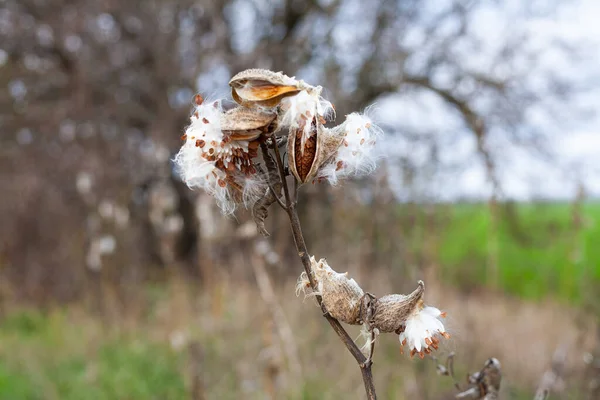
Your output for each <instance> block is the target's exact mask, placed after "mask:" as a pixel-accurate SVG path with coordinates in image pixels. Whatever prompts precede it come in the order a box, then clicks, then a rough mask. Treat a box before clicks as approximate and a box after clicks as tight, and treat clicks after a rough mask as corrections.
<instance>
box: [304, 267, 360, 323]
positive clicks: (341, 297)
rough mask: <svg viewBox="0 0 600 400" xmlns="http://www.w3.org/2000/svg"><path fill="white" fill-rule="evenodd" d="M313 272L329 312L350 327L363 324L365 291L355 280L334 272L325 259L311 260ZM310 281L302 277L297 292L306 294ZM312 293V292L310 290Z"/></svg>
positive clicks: (319, 293)
mask: <svg viewBox="0 0 600 400" xmlns="http://www.w3.org/2000/svg"><path fill="white" fill-rule="evenodd" d="M310 261H311V265H312V271H313V274H314V277H315V281H316V282H317V286H318V287H317V289H318V291H317V293H315V294H318V295H320V296H321V298H322V300H323V304H324V305H325V308H326V309H327V312H328V313H329V314H330V315H331V316H332V317H333V318H335V319H337V320H339V321H342V322H345V323H347V324H350V325H359V324H360V323H361V315H360V311H361V299H362V297H363V295H364V292H363V290H362V289H361V288H360V286H358V283H356V281H355V280H354V279H350V278H348V273H347V272H346V273H343V274H342V273H338V272H336V271H334V270H333V269H332V268H331V267H330V266H329V265H328V264H327V261H326V260H325V259H321V260H319V261H318V262H317V261H316V260H315V258H314V257H311V258H310ZM307 282H308V279H307V277H306V274H303V275H301V276H300V279H299V281H298V286H297V292H299V291H304V292H306V291H307V289H309V287H307V285H306V284H307ZM309 291H310V290H309Z"/></svg>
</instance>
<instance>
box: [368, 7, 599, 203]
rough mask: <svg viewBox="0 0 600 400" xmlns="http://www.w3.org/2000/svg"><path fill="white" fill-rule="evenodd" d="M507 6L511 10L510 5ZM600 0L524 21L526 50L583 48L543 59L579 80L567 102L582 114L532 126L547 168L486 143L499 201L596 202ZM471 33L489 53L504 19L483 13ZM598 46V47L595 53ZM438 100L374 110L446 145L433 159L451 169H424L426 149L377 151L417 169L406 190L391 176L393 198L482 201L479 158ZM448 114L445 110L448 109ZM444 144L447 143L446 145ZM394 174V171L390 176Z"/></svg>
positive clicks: (504, 144) (485, 188) (396, 101)
mask: <svg viewBox="0 0 600 400" xmlns="http://www.w3.org/2000/svg"><path fill="white" fill-rule="evenodd" d="M509 7H510V6H509ZM598 17H600V1H598V0H579V1H573V2H571V3H570V4H568V5H567V6H563V7H561V8H560V9H559V10H558V12H556V13H553V14H552V17H541V18H537V19H535V20H533V21H531V22H528V24H527V28H528V31H529V32H530V33H531V34H532V37H533V43H534V44H533V45H536V46H544V43H547V42H548V41H549V40H551V39H552V38H560V39H563V40H565V41H567V42H568V43H571V44H575V45H577V44H585V46H586V49H588V52H589V55H588V54H586V55H585V56H584V57H583V58H582V59H581V60H579V61H578V62H572V60H566V59H564V56H561V55H560V54H556V53H553V52H548V54H547V55H546V56H545V58H544V63H545V64H546V65H547V66H548V68H554V69H558V70H560V71H561V73H564V74H567V75H568V74H572V76H577V77H579V76H586V79H585V80H584V82H585V86H586V93H585V94H582V95H580V96H578V97H577V98H576V99H574V100H573V104H569V105H565V109H566V108H567V106H574V107H575V108H578V109H581V110H586V111H587V113H586V117H585V118H584V117H583V116H582V115H576V114H575V113H573V114H566V115H567V117H565V118H563V119H562V120H561V121H560V122H559V123H557V122H556V121H550V120H549V119H547V120H544V119H543V118H541V119H539V120H538V121H536V122H535V123H536V124H537V125H538V126H540V127H542V129H543V130H545V131H546V132H547V133H548V136H549V138H550V139H549V141H548V143H547V147H548V149H549V150H550V151H553V152H554V153H555V154H556V155H557V156H558V157H557V158H556V159H553V160H552V161H548V160H546V159H544V157H541V156H538V155H532V154H531V151H530V149H524V148H521V147H517V146H515V145H513V144H512V143H509V142H508V141H507V140H502V138H501V137H496V138H493V139H492V143H493V146H494V149H495V152H496V155H497V161H498V173H499V176H500V181H501V186H502V192H503V194H504V195H505V196H506V197H508V198H512V199H516V200H532V199H571V198H573V197H574V196H575V195H576V193H577V188H578V185H579V183H582V184H583V185H584V187H585V189H586V192H587V193H588V195H589V196H591V197H596V198H597V197H600V118H599V117H598V115H595V114H596V110H597V109H598V106H599V105H600V79H599V78H600V68H599V67H600V23H598ZM478 22H479V23H478V29H477V30H478V31H480V35H481V37H484V38H487V41H488V42H489V45H490V46H491V47H493V46H494V42H495V38H496V37H497V36H501V35H503V34H505V33H503V32H505V30H506V29H510V24H511V20H510V17H506V16H505V18H502V17H500V16H499V15H498V13H497V11H496V10H494V11H493V12H489V13H485V12H483V13H482V14H481V16H480V18H478ZM588 46H589V47H588ZM595 46H597V47H595ZM444 109H447V107H444V105H443V104H442V101H441V99H439V98H438V97H437V96H435V95H432V94H431V95H430V94H427V93H425V94H421V95H418V96H416V97H415V95H414V94H412V93H411V94H410V95H407V96H405V97H403V96H402V95H397V96H396V95H394V96H390V97H389V98H387V99H383V100H381V101H380V102H379V103H378V104H377V112H376V114H377V117H378V118H380V119H381V120H383V121H385V122H387V123H392V124H393V123H398V121H401V123H402V124H403V126H406V127H407V128H410V129H411V130H412V129H413V128H416V127H418V129H417V130H421V131H425V132H436V133H437V134H438V135H440V137H439V140H441V142H442V143H444V142H446V146H448V145H450V146H451V149H452V151H444V152H443V153H441V155H440V158H441V159H442V160H444V161H445V162H446V163H447V164H448V165H454V163H456V164H457V165H460V167H457V168H456V169H444V168H438V169H435V167H433V166H431V165H430V164H431V163H429V162H428V160H429V159H430V154H429V152H428V150H427V147H426V146H422V147H420V146H419V145H414V143H408V142H402V141H398V140H394V141H393V143H392V142H389V141H388V142H386V143H385V144H384V145H383V146H382V147H384V148H385V152H386V153H387V155H388V156H389V157H391V160H394V159H398V158H399V156H408V158H410V160H411V161H412V163H413V164H414V165H416V166H418V167H419V168H418V170H419V178H420V179H419V181H420V183H419V184H417V185H412V187H411V189H410V190H407V189H406V186H405V185H402V184H401V180H402V179H401V177H400V174H398V175H397V176H396V178H397V180H398V185H395V186H396V187H398V188H399V189H398V190H397V194H398V197H399V198H401V199H403V198H411V199H412V198H414V197H422V198H423V199H425V198H427V199H436V200H452V199H457V198H482V197H483V198H485V197H487V196H489V194H490V192H491V185H490V184H489V181H488V179H487V176H486V173H485V170H484V167H483V163H482V162H481V158H479V157H478V156H477V153H476V143H475V140H474V138H473V136H472V135H470V134H466V133H465V132H464V127H462V125H461V121H460V118H459V117H457V115H456V113H452V112H447V113H444V112H443V110H444ZM450 111H451V110H450ZM448 143H449V144H448ZM396 171H399V169H397V170H396Z"/></svg>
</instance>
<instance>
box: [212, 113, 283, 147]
mask: <svg viewBox="0 0 600 400" xmlns="http://www.w3.org/2000/svg"><path fill="white" fill-rule="evenodd" d="M276 117H277V114H275V113H274V112H268V111H262V110H257V109H251V108H245V107H236V108H233V109H231V110H229V111H227V112H225V113H223V114H222V115H221V130H222V131H223V134H224V135H226V136H227V137H229V139H230V140H245V141H252V140H255V139H258V138H259V137H260V135H262V134H263V133H265V134H266V133H270V132H273V130H275V128H276V122H275V118H276Z"/></svg>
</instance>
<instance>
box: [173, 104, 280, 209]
mask: <svg viewBox="0 0 600 400" xmlns="http://www.w3.org/2000/svg"><path fill="white" fill-rule="evenodd" d="M197 99H198V97H197ZM274 119H275V116H274V115H273V114H268V113H263V112H257V113H254V114H250V113H247V112H246V111H245V110H238V109H233V110H230V111H228V112H223V108H222V105H221V101H216V102H203V101H201V98H200V100H196V107H195V110H194V112H193V114H192V116H191V124H190V125H189V126H188V128H187V129H186V131H185V134H184V135H183V137H182V139H183V140H184V144H183V145H182V147H181V149H180V150H179V153H177V155H176V156H175V164H176V166H177V167H178V169H179V172H180V174H181V177H182V178H183V180H184V182H185V183H186V184H187V185H188V186H190V187H200V188H202V189H204V190H206V191H207V192H208V193H210V194H211V195H213V196H214V197H215V198H216V200H217V203H218V204H219V206H220V207H221V209H222V210H223V212H224V213H232V212H233V211H234V210H235V208H236V206H237V204H240V203H244V204H246V205H250V204H253V203H254V202H255V201H256V200H257V199H258V198H260V197H261V196H262V195H264V193H265V191H266V189H267V185H266V180H265V177H263V176H261V174H259V173H257V169H256V167H255V166H254V163H253V160H252V159H253V158H254V157H256V156H257V155H258V151H257V149H258V146H259V141H260V140H262V139H263V138H262V136H261V135H262V133H266V132H268V131H269V129H270V128H269V127H271V126H272V123H273V120H274Z"/></svg>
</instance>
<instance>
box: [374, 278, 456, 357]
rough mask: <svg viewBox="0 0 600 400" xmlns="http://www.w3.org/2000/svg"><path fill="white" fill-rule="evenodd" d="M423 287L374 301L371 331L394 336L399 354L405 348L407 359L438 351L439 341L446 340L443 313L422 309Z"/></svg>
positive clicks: (421, 285) (422, 285)
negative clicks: (397, 343) (407, 351)
mask: <svg viewBox="0 0 600 400" xmlns="http://www.w3.org/2000/svg"><path fill="white" fill-rule="evenodd" d="M424 290H425V284H424V283H423V281H419V287H417V289H415V290H414V291H413V292H412V293H411V294H409V295H408V296H403V295H400V294H390V295H387V296H383V297H381V298H379V299H377V300H376V301H375V302H374V304H373V308H374V312H373V316H372V319H371V320H370V321H369V322H370V327H371V328H375V329H378V330H379V331H380V332H394V333H397V334H398V338H399V339H400V345H401V347H400V350H401V351H402V349H403V348H404V346H407V347H408V349H409V351H410V356H411V357H413V356H414V355H415V354H418V355H419V357H421V358H424V357H425V355H426V354H430V353H431V352H432V351H434V350H437V349H438V345H439V343H440V339H441V338H446V339H448V338H449V337H450V335H449V334H448V332H446V329H445V328H444V325H443V324H442V321H441V320H440V318H444V317H445V316H446V313H445V312H442V311H440V310H438V309H437V308H435V307H431V306H425V304H424V302H423V293H424Z"/></svg>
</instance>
